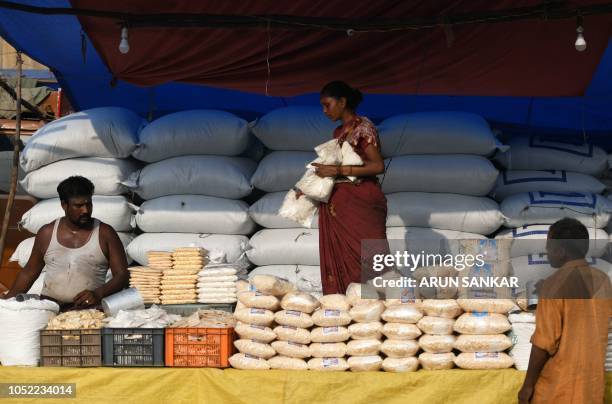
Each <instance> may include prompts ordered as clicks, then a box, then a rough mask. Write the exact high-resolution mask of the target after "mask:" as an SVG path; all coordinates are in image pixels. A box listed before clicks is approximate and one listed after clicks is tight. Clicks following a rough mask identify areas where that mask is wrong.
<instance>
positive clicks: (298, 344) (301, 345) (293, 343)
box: [287, 341, 306, 348]
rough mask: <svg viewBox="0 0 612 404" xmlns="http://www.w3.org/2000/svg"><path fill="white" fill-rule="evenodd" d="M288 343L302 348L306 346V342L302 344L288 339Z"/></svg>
mask: <svg viewBox="0 0 612 404" xmlns="http://www.w3.org/2000/svg"><path fill="white" fill-rule="evenodd" d="M287 345H293V346H299V347H300V348H303V347H305V346H306V345H304V344H300V343H298V342H293V341H287Z"/></svg>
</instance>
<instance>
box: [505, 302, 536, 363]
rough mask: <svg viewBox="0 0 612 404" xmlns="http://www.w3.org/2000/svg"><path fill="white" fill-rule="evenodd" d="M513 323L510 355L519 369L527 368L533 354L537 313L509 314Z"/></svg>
mask: <svg viewBox="0 0 612 404" xmlns="http://www.w3.org/2000/svg"><path fill="white" fill-rule="evenodd" d="M508 319H509V320H510V323H511V324H512V331H511V333H510V337H511V338H512V345H513V346H512V349H510V356H511V357H512V359H514V366H516V368H517V369H518V370H527V366H528V365H529V356H530V355H531V336H532V335H533V333H534V331H535V314H534V313H528V312H520V313H512V314H510V315H509V316H508Z"/></svg>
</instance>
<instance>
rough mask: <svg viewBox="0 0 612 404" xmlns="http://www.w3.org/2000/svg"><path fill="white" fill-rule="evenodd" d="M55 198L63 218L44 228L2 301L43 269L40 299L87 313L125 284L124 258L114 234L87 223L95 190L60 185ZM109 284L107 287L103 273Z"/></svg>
mask: <svg viewBox="0 0 612 404" xmlns="http://www.w3.org/2000/svg"><path fill="white" fill-rule="evenodd" d="M57 192H58V194H59V198H60V201H61V204H62V208H63V209H64V212H65V216H64V217H62V218H59V219H57V220H55V221H54V222H51V223H49V224H46V225H45V226H43V227H42V228H41V229H40V230H39V232H38V234H37V235H36V239H35V241H34V247H33V249H32V255H31V256H30V259H29V260H28V263H27V264H26V266H25V268H23V270H21V271H20V272H19V274H18V275H17V279H16V280H15V282H14V284H13V287H12V288H11V289H10V291H9V292H8V293H7V294H5V295H3V296H0V297H1V298H3V299H8V298H11V297H14V296H15V295H17V294H19V293H25V292H27V291H28V290H29V289H30V287H31V286H32V284H33V283H34V281H35V280H36V279H37V278H38V276H39V275H40V273H41V271H42V269H43V267H45V266H46V275H45V280H44V286H43V290H42V293H41V295H42V296H43V297H44V298H48V299H51V300H54V301H56V302H58V303H59V304H60V306H61V307H62V309H67V308H88V307H95V306H97V305H99V304H100V301H101V300H102V298H104V297H106V296H108V295H111V294H113V293H116V292H119V291H120V290H122V289H123V288H125V287H126V286H127V284H128V280H129V274H128V271H127V257H126V256H125V250H124V248H123V244H122V243H121V240H120V239H119V236H118V235H117V233H116V232H115V230H114V229H113V228H112V227H110V226H109V225H107V224H105V223H102V222H100V221H99V220H98V219H94V218H92V216H91V215H92V210H93V207H92V202H91V199H92V195H93V192H94V185H93V184H92V183H91V181H89V180H88V179H87V178H84V177H70V178H68V179H65V180H64V181H62V182H61V183H60V184H59V186H58V187H57ZM109 266H110V269H111V271H112V274H113V278H112V279H111V280H110V281H108V282H106V273H107V271H108V268H109Z"/></svg>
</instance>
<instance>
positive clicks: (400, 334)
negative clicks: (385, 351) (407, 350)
mask: <svg viewBox="0 0 612 404" xmlns="http://www.w3.org/2000/svg"><path fill="white" fill-rule="evenodd" d="M382 333H383V334H385V336H386V337H387V338H389V339H401V340H408V339H416V338H418V337H419V336H420V335H421V330H419V329H418V328H417V326H416V325H414V324H402V323H386V324H385V325H384V326H383V330H382Z"/></svg>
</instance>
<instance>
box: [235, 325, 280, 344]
mask: <svg viewBox="0 0 612 404" xmlns="http://www.w3.org/2000/svg"><path fill="white" fill-rule="evenodd" d="M234 330H235V331H236V334H238V336H239V337H240V338H243V339H250V340H256V341H261V342H264V343H267V344H269V343H270V342H272V341H274V340H275V339H276V333H275V332H274V331H272V329H271V328H270V327H264V326H263V325H255V324H246V323H238V324H236V327H235V328H234Z"/></svg>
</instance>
